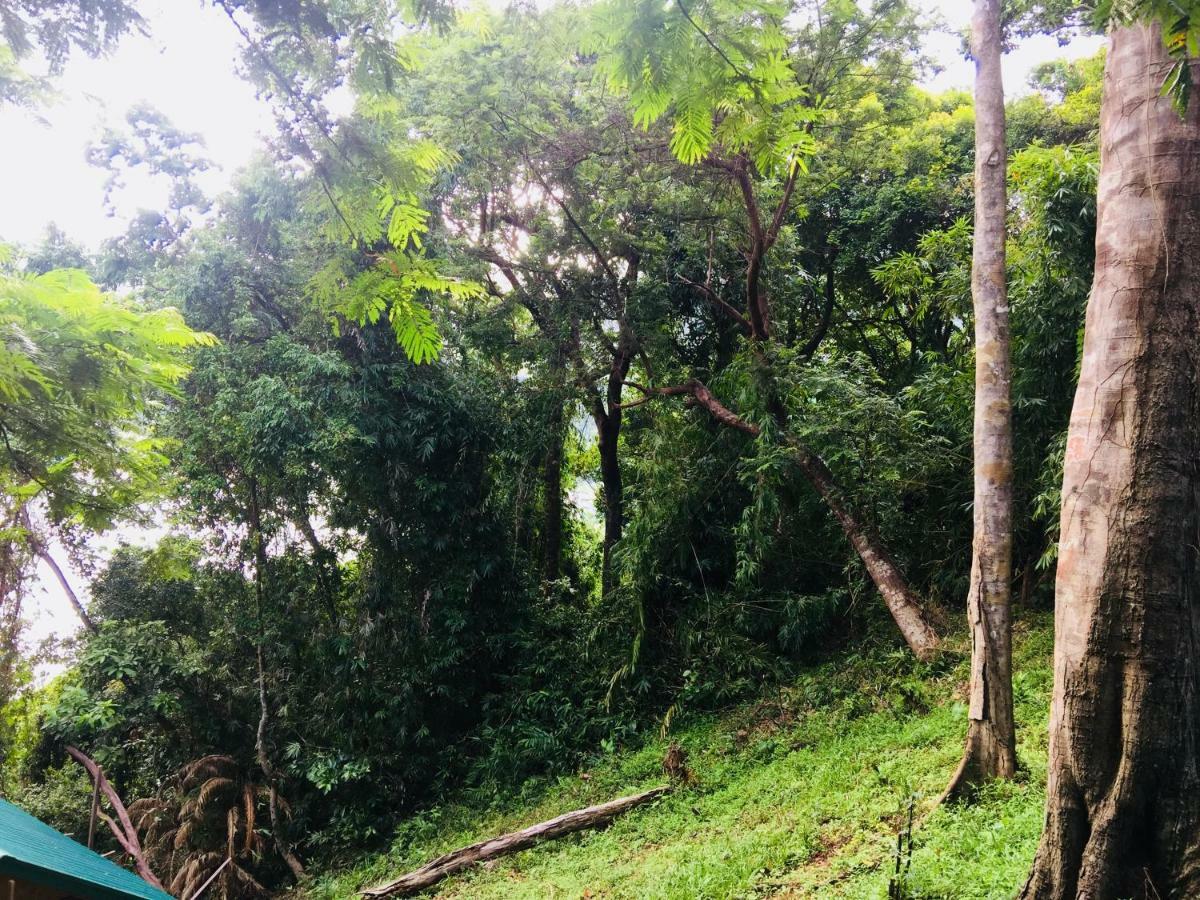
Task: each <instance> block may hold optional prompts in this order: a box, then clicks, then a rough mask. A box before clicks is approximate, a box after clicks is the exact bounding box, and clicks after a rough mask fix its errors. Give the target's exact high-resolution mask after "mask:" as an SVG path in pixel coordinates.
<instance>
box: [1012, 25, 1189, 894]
mask: <svg viewBox="0 0 1200 900" xmlns="http://www.w3.org/2000/svg"><path fill="white" fill-rule="evenodd" d="M1170 67H1171V60H1170V58H1169V57H1168V56H1167V54H1166V52H1165V50H1164V47H1163V40H1162V35H1161V31H1160V29H1159V27H1158V26H1133V27H1127V28H1121V29H1117V30H1115V31H1114V32H1113V33H1112V37H1111V43H1110V47H1109V53H1108V62H1107V68H1106V71H1105V83H1104V99H1103V104H1102V107H1101V124H1100V139H1101V167H1100V186H1099V205H1098V227H1097V234H1096V274H1095V281H1094V283H1093V287H1092V296H1091V299H1090V301H1089V303H1088V314H1087V323H1086V332H1085V341H1084V348H1083V364H1082V369H1081V372H1080V380H1079V387H1078V389H1077V391H1076V394H1075V406H1074V409H1073V411H1072V413H1071V425H1070V432H1069V435H1068V441H1067V452H1066V459H1065V464H1064V477H1063V509H1062V533H1061V543H1060V549H1059V564H1058V576H1057V585H1056V590H1057V599H1056V610H1055V650H1054V702H1053V709H1052V712H1051V717H1050V770H1049V785H1048V798H1047V807H1046V824H1045V831H1044V833H1043V835H1042V842H1041V846H1040V847H1039V849H1038V853H1037V858H1036V860H1035V862H1034V865H1033V871H1032V873H1031V875H1030V877H1029V881H1028V883H1027V885H1026V886H1025V890H1024V894H1023V896H1024V897H1026V898H1038V900H1042V898H1055V900H1057V898H1068V897H1069V898H1079V897H1087V898H1093V900H1109V898H1116V897H1161V898H1164V900H1165V898H1189V897H1200V801H1198V799H1197V798H1198V797H1200V549H1198V544H1200V509H1198V507H1200V470H1198V467H1200V383H1198V382H1200V369H1198V367H1197V363H1198V362H1200V101H1197V100H1196V99H1195V98H1193V100H1192V102H1191V105H1190V108H1189V110H1188V111H1187V113H1186V116H1185V117H1184V118H1181V117H1180V115H1179V113H1178V112H1176V111H1175V110H1174V109H1173V108H1172V104H1171V102H1170V100H1168V99H1164V98H1162V97H1160V95H1159V91H1160V86H1161V85H1162V84H1163V78H1164V75H1165V74H1166V73H1167V72H1168V70H1169V69H1170ZM1193 72H1194V74H1193V79H1196V78H1198V77H1200V65H1194V66H1193Z"/></svg>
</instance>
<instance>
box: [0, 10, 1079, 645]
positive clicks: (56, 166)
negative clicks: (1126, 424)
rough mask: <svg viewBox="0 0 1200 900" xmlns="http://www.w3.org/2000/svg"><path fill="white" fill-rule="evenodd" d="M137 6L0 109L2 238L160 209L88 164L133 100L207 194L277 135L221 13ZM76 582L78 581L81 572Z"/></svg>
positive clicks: (1062, 50)
mask: <svg viewBox="0 0 1200 900" xmlns="http://www.w3.org/2000/svg"><path fill="white" fill-rule="evenodd" d="M925 6H926V7H927V8H928V9H929V10H930V11H931V12H936V13H938V14H940V15H941V16H942V18H943V19H944V20H945V22H946V24H947V32H946V33H942V34H935V35H933V36H931V38H930V39H929V43H928V46H929V50H930V54H931V56H933V58H934V59H935V60H936V61H937V62H938V64H939V65H940V66H941V67H942V71H941V72H940V73H939V74H937V75H936V76H935V77H933V78H932V79H930V80H929V82H928V84H927V86H928V87H929V88H930V89H933V90H946V89H950V88H961V89H967V90H969V89H970V86H971V83H972V78H973V67H972V65H971V64H970V63H969V62H968V61H967V60H965V59H964V58H963V56H962V40H961V38H960V36H959V33H960V32H961V31H962V30H963V29H965V27H966V26H967V23H968V20H969V18H970V4H968V3H965V2H963V0H926V2H925ZM142 9H143V14H144V15H145V18H146V20H147V21H148V23H149V26H150V34H149V35H148V36H140V35H133V36H129V37H127V38H126V39H125V40H124V41H122V43H121V44H120V46H119V47H118V49H117V51H116V52H115V53H114V54H113V55H112V56H110V57H108V58H102V59H98V60H93V59H88V58H86V57H84V56H82V55H78V56H77V57H75V58H73V59H72V60H71V61H70V63H69V64H68V66H67V69H66V71H65V73H64V74H63V75H62V77H61V78H59V79H58V80H57V82H56V83H57V86H58V91H59V96H60V100H59V102H58V103H56V104H54V105H53V106H51V107H49V108H47V109H43V110H40V111H38V113H37V114H36V115H35V114H33V113H30V112H27V111H23V110H20V109H17V108H15V107H12V106H9V107H5V108H2V109H0V134H2V135H4V139H3V140H2V141H0V168H3V170H4V171H8V172H21V173H22V175H21V177H19V178H13V179H10V181H9V183H8V184H7V185H6V189H5V190H6V195H5V197H4V201H3V203H0V241H8V242H15V243H21V244H32V243H35V242H36V241H38V240H39V239H40V237H41V235H42V234H43V233H44V231H45V228H46V226H47V225H49V224H51V223H56V224H57V225H58V226H59V227H60V228H62V229H63V230H64V231H65V232H66V233H67V235H68V236H70V237H71V238H72V239H74V240H76V241H79V242H81V243H84V244H85V245H87V246H88V247H91V248H93V249H94V248H96V247H97V246H98V245H99V244H100V243H101V242H102V241H103V240H104V239H106V238H108V237H112V236H115V235H118V234H120V233H122V232H123V231H124V228H125V225H126V221H127V219H126V216H128V215H130V214H132V213H134V212H136V211H137V209H138V208H140V207H148V208H158V207H159V206H161V204H162V202H163V198H164V197H165V193H166V186H165V185H164V184H154V183H150V182H148V181H139V180H138V179H137V178H130V180H129V185H128V187H127V188H126V189H125V190H123V191H122V192H120V193H119V194H118V196H117V197H115V198H114V200H115V203H116V207H117V215H116V216H115V217H109V216H107V215H106V214H105V211H104V202H103V184H104V178H105V174H104V173H103V172H101V171H100V170H98V169H95V168H91V167H89V166H88V164H87V163H86V162H85V160H84V151H85V148H86V147H87V145H88V143H89V142H90V141H91V140H93V139H95V138H96V137H97V136H98V135H99V133H100V132H101V130H102V129H103V128H104V127H105V126H113V127H118V128H119V127H121V126H122V125H123V124H124V116H125V113H126V111H127V110H128V109H129V108H130V107H132V106H133V105H134V104H136V103H139V102H142V101H145V102H148V103H150V104H151V105H152V106H155V107H157V108H158V109H159V110H161V111H162V112H164V113H165V114H166V115H167V116H168V117H169V118H170V119H171V121H172V122H173V123H174V124H175V125H176V126H177V127H178V128H180V129H182V130H185V131H190V132H196V133H199V134H201V135H202V136H203V137H204V140H205V143H206V145H207V153H208V156H209V158H210V159H211V160H212V161H213V162H214V163H215V164H216V165H215V166H214V167H213V168H212V169H211V170H209V171H208V172H204V173H200V175H199V176H198V178H197V180H198V181H199V182H200V183H201V185H202V186H203V187H204V188H205V189H206V190H207V191H208V192H209V193H212V194H215V193H218V192H220V191H221V190H222V189H223V188H224V187H225V186H226V185H228V184H229V182H230V179H231V178H232V176H233V174H234V173H235V172H236V171H237V169H238V168H239V167H241V166H243V165H245V164H246V163H247V162H248V161H249V160H250V158H251V156H252V155H253V154H254V152H255V151H256V150H257V149H258V148H260V147H261V146H262V145H263V138H264V137H265V136H269V135H270V134H271V133H272V132H273V129H274V122H273V121H272V118H271V112H270V109H269V108H268V105H267V104H266V103H265V102H263V101H261V100H259V99H258V98H257V97H256V96H255V93H254V89H253V87H252V86H251V85H250V84H249V83H248V82H246V81H244V80H242V79H241V78H239V77H238V74H237V71H236V68H237V64H238V62H237V60H238V54H239V45H238V40H239V39H238V36H237V34H236V33H235V32H234V30H233V29H232V28H231V27H230V24H229V22H228V20H227V19H226V18H225V16H224V15H222V14H221V13H220V12H219V11H218V10H214V9H212V8H211V7H210V6H209V5H208V4H207V3H201V2H199V0H146V2H145V3H144V5H143V7H142ZM1101 43H1102V39H1101V38H1098V37H1096V38H1087V39H1077V40H1075V41H1073V42H1072V43H1071V44H1069V45H1068V46H1065V47H1057V46H1056V42H1055V40H1054V38H1051V37H1038V38H1034V39H1030V40H1025V41H1022V42H1021V44H1020V46H1018V47H1017V48H1016V50H1014V51H1013V52H1012V53H1010V54H1008V55H1007V56H1006V57H1005V61H1004V70H1005V71H1004V76H1005V85H1006V89H1007V90H1008V92H1009V93H1010V94H1016V93H1019V92H1021V91H1023V90H1025V89H1026V88H1025V82H1026V79H1027V76H1028V74H1029V72H1030V70H1031V69H1032V67H1033V66H1035V65H1036V64H1037V63H1039V62H1042V61H1044V60H1046V59H1053V58H1056V57H1067V58H1078V57H1081V56H1085V55H1090V54H1092V53H1094V52H1095V51H1096V49H1097V48H1099V46H1100V45H1101ZM101 98H103V99H101ZM156 537H157V536H152V537H151V538H150V540H151V542H152V541H153V540H154V539H155V538H156ZM122 539H126V540H129V539H134V540H135V541H136V542H138V543H142V541H141V540H140V538H139V536H135V535H120V534H114V535H110V536H109V538H108V539H106V540H105V541H104V542H103V543H104V544H105V545H108V544H110V543H111V544H115V543H117V542H119V541H120V540H122ZM74 580H75V581H76V582H77V588H79V589H83V584H82V582H81V581H80V579H78V578H75V579H74ZM38 582H39V585H40V589H39V590H38V592H37V593H38V596H39V604H38V606H37V609H36V611H34V612H33V613H32V615H33V617H34V621H33V626H32V628H31V630H30V632H29V638H30V640H31V641H33V642H36V641H38V640H40V639H42V638H44V637H48V636H51V635H55V634H58V635H62V634H66V633H70V632H71V631H73V630H74V629H75V627H76V625H77V622H76V619H75V614H74V612H73V611H72V609H71V606H70V604H69V603H68V601H67V599H66V597H65V596H64V595H63V594H62V593H61V591H60V590H59V588H58V587H57V584H56V583H55V582H54V579H53V578H52V577H51V576H50V573H49V572H41V571H39V578H38Z"/></svg>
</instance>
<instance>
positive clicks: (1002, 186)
mask: <svg viewBox="0 0 1200 900" xmlns="http://www.w3.org/2000/svg"><path fill="white" fill-rule="evenodd" d="M1002 40H1003V39H1002V36H1001V33H1000V0H975V17H974V19H973V20H972V23H971V43H972V52H973V54H974V56H975V247H974V257H973V259H972V265H971V295H972V298H973V300H974V306H975V503H974V517H975V539H974V546H973V552H972V554H971V584H970V589H969V591H968V594H967V618H968V620H969V622H970V625H971V682H970V704H969V706H968V713H967V715H968V724H967V741H966V747H965V748H964V750H963V757H962V762H960V763H959V766H958V770H957V771H956V772H955V773H954V775H953V776H952V777H951V779H950V784H949V785H948V786H947V787H946V791H945V793H944V795H943V799H952V798H955V797H957V796H959V795H961V794H962V793H963V792H964V791H966V790H968V789H970V788H972V787H974V786H976V785H979V784H982V783H983V782H986V781H990V780H992V779H995V778H1012V776H1013V775H1015V774H1016V771H1017V738H1016V730H1015V727H1014V724H1013V697H1012V606H1011V594H1012V545H1013V536H1012V495H1013V447H1012V394H1011V384H1012V375H1011V364H1010V359H1009V324H1008V290H1007V287H1006V282H1005V272H1004V266H1005V252H1004V251H1005V247H1004V242H1005V220H1006V218H1007V213H1008V197H1007V184H1006V179H1007V174H1006V173H1007V164H1006V163H1007V150H1006V149H1005V124H1004V84H1003V77H1002V73H1001V70H1000V57H1001V49H1002Z"/></svg>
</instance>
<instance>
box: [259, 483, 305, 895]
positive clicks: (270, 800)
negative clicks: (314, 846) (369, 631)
mask: <svg viewBox="0 0 1200 900" xmlns="http://www.w3.org/2000/svg"><path fill="white" fill-rule="evenodd" d="M249 512H250V517H249V518H250V530H251V536H250V537H251V540H252V541H253V542H254V548H253V549H254V602H255V610H256V612H257V617H258V639H257V641H256V646H255V648H254V651H255V652H254V659H255V663H256V666H257V670H258V671H257V676H258V708H259V715H258V730H257V731H256V732H255V735H254V752H255V755H256V756H257V759H258V767H259V768H260V769H262V773H263V777H264V778H265V779H266V781H267V791H268V793H267V811H268V813H269V814H270V818H271V836H272V837H273V838H274V839H275V847H276V849H277V850H278V851H279V856H280V858H282V859H283V861H284V862H285V863H287V867H288V868H289V869H290V870H291V872H292V875H293V876H294V877H295V878H296V880H299V879H301V878H303V877H304V865H303V864H302V863H301V862H300V860H299V859H298V858H297V857H296V855H295V853H293V852H292V848H291V844H290V843H289V842H288V840H287V836H286V835H285V834H284V831H283V821H282V816H281V815H280V812H279V793H278V787H277V782H278V776H277V774H276V772H275V766H274V764H272V762H271V754H270V752H269V751H268V749H267V731H268V729H269V727H270V722H271V707H270V705H269V703H268V701H267V667H266V661H265V658H264V655H265V651H264V649H263V645H264V644H265V643H266V627H265V621H264V619H263V605H264V604H263V599H264V594H265V591H266V589H265V587H264V584H263V582H264V579H265V578H266V568H267V545H266V542H265V540H264V538H263V532H262V508H261V506H260V505H259V500H258V483H257V481H256V480H255V479H254V478H251V479H250V510H249Z"/></svg>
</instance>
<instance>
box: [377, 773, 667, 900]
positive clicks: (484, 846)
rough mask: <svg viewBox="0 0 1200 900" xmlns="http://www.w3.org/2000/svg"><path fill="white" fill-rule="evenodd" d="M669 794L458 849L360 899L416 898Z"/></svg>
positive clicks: (602, 807)
mask: <svg viewBox="0 0 1200 900" xmlns="http://www.w3.org/2000/svg"><path fill="white" fill-rule="evenodd" d="M669 790H670V788H669V787H667V786H663V787H656V788H652V789H650V790H648V791H643V792H642V793H640V794H634V795H632V796H629V797H621V798H620V799H618V800H610V801H608V802H607V803H601V804H599V805H597V806H589V807H586V808H584V809H577V810H574V811H572V812H569V813H564V814H563V815H561V816H557V817H555V818H553V819H549V820H548V821H545V822H539V823H538V824H537V825H531V826H529V827H528V828H522V829H521V830H520V831H513V832H510V833H509V834H504V835H501V836H500V837H495V838H491V839H489V840H486V841H480V842H479V843H477V844H471V845H470V846H467V847H461V848H459V849H458V850H453V851H451V852H450V853H447V854H445V855H444V856H439V857H438V858H437V859H435V860H433V861H432V862H429V863H426V864H425V865H423V866H421V868H419V869H415V870H413V871H412V872H409V873H408V874H407V875H402V876H400V877H399V878H397V879H396V880H395V881H391V882H388V883H387V884H384V885H380V886H379V887H374V888H369V889H368V890H365V891H363V892H362V896H364V897H407V896H408V895H410V894H416V893H418V892H420V891H423V890H425V889H426V888H428V887H432V886H433V885H435V884H437V883H438V882H439V881H441V880H442V879H444V878H448V877H450V876H451V875H454V874H456V873H458V872H461V871H463V870H464V869H468V868H470V867H471V866H473V865H476V864H477V863H481V862H486V861H487V860H489V859H495V858H496V857H498V856H505V855H507V854H509V853H516V852H517V851H519V850H526V849H528V848H530V847H532V846H534V845H535V844H539V843H541V842H542V841H548V840H552V839H554V838H558V837H562V836H563V835H566V834H571V833H572V832H576V831H583V830H585V829H588V828H600V827H602V826H604V825H607V824H608V823H609V822H611V821H612V820H613V819H615V818H616V817H617V816H619V815H621V813H624V812H627V811H628V810H631V809H633V808H634V807H636V806H642V805H643V804H646V803H649V802H651V801H652V800H657V799H658V798H659V797H661V796H662V795H663V794H665V793H667V792H668V791H669Z"/></svg>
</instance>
